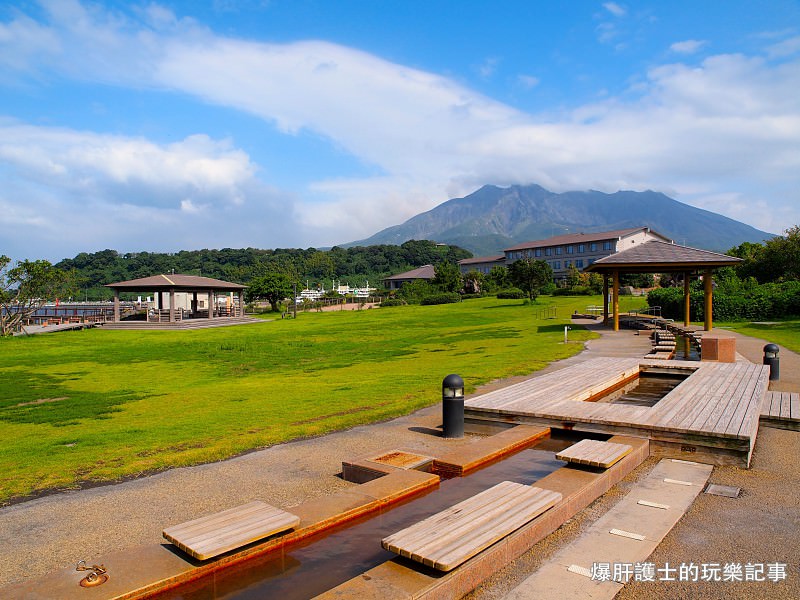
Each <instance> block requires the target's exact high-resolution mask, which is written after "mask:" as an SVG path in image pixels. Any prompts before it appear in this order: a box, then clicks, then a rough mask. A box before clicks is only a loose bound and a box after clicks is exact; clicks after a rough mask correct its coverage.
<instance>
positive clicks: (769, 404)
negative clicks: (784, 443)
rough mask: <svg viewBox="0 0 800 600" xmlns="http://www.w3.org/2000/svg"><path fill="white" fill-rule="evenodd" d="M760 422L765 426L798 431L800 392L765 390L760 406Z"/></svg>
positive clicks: (799, 429) (799, 422)
mask: <svg viewBox="0 0 800 600" xmlns="http://www.w3.org/2000/svg"><path fill="white" fill-rule="evenodd" d="M761 423H762V424H763V425H766V426H767V427H775V428H778V429H791V430H793V431H800V394H798V393H796V392H767V394H766V396H765V397H764V404H763V406H762V407H761Z"/></svg>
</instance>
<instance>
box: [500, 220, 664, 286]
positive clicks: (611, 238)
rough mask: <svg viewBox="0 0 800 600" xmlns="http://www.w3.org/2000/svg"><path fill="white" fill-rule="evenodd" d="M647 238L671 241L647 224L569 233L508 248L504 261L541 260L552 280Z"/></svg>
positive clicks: (563, 276)
mask: <svg viewBox="0 0 800 600" xmlns="http://www.w3.org/2000/svg"><path fill="white" fill-rule="evenodd" d="M650 240H658V241H661V242H670V243H671V242H672V240H670V239H669V238H667V237H665V236H663V235H661V234H660V233H657V232H655V231H652V230H651V229H650V228H649V227H635V228H632V229H620V230H617V231H602V232H599V233H569V234H565V235H557V236H555V237H551V238H547V239H546V240H536V241H534V242H524V243H522V244H517V245H516V246H512V247H511V248H507V249H506V250H505V251H504V252H505V263H506V265H509V264H511V263H513V262H514V261H516V260H520V259H523V258H532V259H534V260H543V261H545V262H546V263H547V264H549V265H550V267H551V268H552V269H553V279H554V280H555V281H559V280H561V279H564V278H565V277H566V276H567V272H568V271H569V268H570V266H573V265H574V266H575V267H576V268H577V269H578V270H579V271H581V270H583V269H584V268H585V267H588V266H589V265H591V264H592V263H593V262H595V261H596V260H598V259H601V258H604V257H606V256H609V255H611V254H614V253H616V252H621V251H622V250H628V249H629V248H633V247H635V246H637V245H638V244H643V243H644V242H649V241H650Z"/></svg>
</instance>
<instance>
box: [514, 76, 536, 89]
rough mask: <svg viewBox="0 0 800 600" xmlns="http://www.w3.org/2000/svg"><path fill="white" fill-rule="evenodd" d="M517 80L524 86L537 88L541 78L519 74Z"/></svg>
mask: <svg viewBox="0 0 800 600" xmlns="http://www.w3.org/2000/svg"><path fill="white" fill-rule="evenodd" d="M517 81H518V82H519V83H520V85H521V86H522V87H524V88H527V89H532V88H535V87H536V86H537V85H539V83H540V81H539V78H538V77H534V76H533V75H518V76H517Z"/></svg>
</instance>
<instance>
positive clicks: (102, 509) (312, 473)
mask: <svg viewBox="0 0 800 600" xmlns="http://www.w3.org/2000/svg"><path fill="white" fill-rule="evenodd" d="M764 343H765V342H764V341H761V340H752V339H751V338H740V340H739V341H738V344H739V346H738V348H737V349H738V350H739V351H740V352H741V353H742V354H744V355H745V356H746V357H747V358H748V359H750V360H753V361H754V362H760V361H761V348H762V347H763V345H764ZM648 346H649V342H648V341H647V339H646V338H643V337H642V338H640V337H638V336H635V335H634V334H633V333H631V332H618V333H613V332H604V334H603V336H602V338H600V339H599V340H593V341H591V342H589V343H588V344H587V349H586V350H585V351H584V352H583V353H581V354H580V355H578V356H577V357H573V358H571V359H567V360H565V361H560V362H558V363H554V364H552V365H550V366H549V367H547V369H545V370H544V371H539V372H538V373H536V374H534V376H538V375H539V374H541V373H542V372H547V371H551V370H554V369H559V368H563V367H565V366H567V365H569V364H573V363H574V362H577V361H581V360H585V359H586V358H588V357H590V356H594V355H617V356H628V355H630V356H642V355H643V354H644V352H645V350H646V348H647V347H648ZM781 373H782V381H781V382H780V386H781V387H782V388H783V389H787V388H789V389H793V390H800V356H798V355H796V354H793V353H790V352H788V351H786V350H785V349H784V350H783V351H782V352H781ZM518 379H521V378H517V379H515V380H506V381H499V382H494V383H493V384H490V385H488V386H485V387H484V388H482V389H481V390H478V393H482V392H485V391H488V390H489V389H494V388H497V387H502V386H504V385H508V384H509V383H513V382H514V381H517V380H518ZM434 394H438V390H436V391H435V392H434ZM439 423H440V409H439V407H438V405H434V406H432V407H429V408H427V409H423V410H421V411H418V412H416V413H414V414H412V415H409V416H406V417H402V418H399V419H394V420H392V421H389V422H386V423H379V424H374V425H369V426H364V427H358V428H354V429H352V430H349V431H344V432H340V433H336V434H331V435H328V436H325V437H321V438H317V439H312V440H302V441H298V442H293V443H289V444H282V445H280V446H275V447H272V448H268V449H265V450H261V451H258V452H253V453H250V454H247V455H244V456H240V457H237V458H234V459H231V460H227V461H223V462H219V463H213V464H209V465H201V466H198V467H192V468H184V469H174V470H172V471H168V472H165V473H162V474H159V475H154V476H151V477H147V478H143V479H139V480H135V481H129V482H126V483H121V484H117V485H109V486H104V487H99V488H94V489H89V490H81V491H74V492H67V493H62V494H57V495H53V496H48V497H45V498H40V499H37V500H32V501H29V502H25V503H22V504H18V505H14V506H10V507H5V508H3V509H0V564H3V565H4V566H5V568H4V569H2V570H0V586H2V585H5V584H8V583H11V582H15V581H21V580H25V579H28V578H32V577H36V576H37V575H41V574H44V573H47V572H50V571H54V570H57V569H61V568H64V567H70V566H72V565H74V564H75V563H77V561H79V560H81V559H85V560H87V561H88V562H90V563H91V561H93V560H94V559H96V558H98V557H101V556H102V555H103V554H104V553H107V552H111V551H115V550H118V549H120V548H125V547H132V546H136V545H140V544H147V543H160V542H161V530H162V529H163V528H164V527H165V526H168V525H171V524H175V523H179V522H182V521H186V520H189V519H191V518H195V517H197V516H200V515H203V514H207V513H209V512H213V511H218V510H222V509H224V508H229V507H231V506H235V505H237V504H241V503H243V502H246V501H249V500H252V499H260V500H264V501H266V502H269V503H270V504H274V505H276V506H280V507H284V508H289V507H291V506H293V505H295V504H299V503H300V502H302V501H304V500H308V499H313V498H317V497H321V496H323V495H325V494H328V493H330V492H333V491H337V490H340V489H345V488H347V487H350V486H351V485H353V484H349V483H347V482H345V481H343V480H342V479H340V478H339V477H338V476H337V475H338V473H339V472H340V471H341V461H342V460H345V459H352V458H355V457H364V456H370V455H374V454H377V453H379V452H382V451H386V450H391V449H408V450H414V451H417V452H422V453H425V452H427V453H430V454H440V453H443V452H445V451H447V450H450V449H452V448H454V447H455V446H456V445H464V444H469V443H471V442H472V441H474V438H470V437H467V438H465V439H463V440H444V439H442V438H441V437H439V436H438V431H437V430H436V427H437V426H438V425H439ZM798 450H800V434H798V433H795V432H787V431H780V430H772V429H764V428H762V430H761V431H760V433H759V438H758V442H757V444H756V450H755V453H754V457H753V464H752V468H751V469H750V470H743V469H737V468H734V467H717V468H715V469H714V473H713V474H712V476H711V481H712V482H714V483H723V484H727V485H736V486H739V487H741V488H742V489H743V492H742V496H741V497H740V498H738V499H729V498H721V497H716V496H706V495H701V496H700V497H699V498H698V500H697V501H696V502H695V504H694V505H693V506H692V508H691V509H690V510H689V512H688V513H687V515H686V516H685V517H684V519H683V520H682V521H681V522H680V523H679V524H678V525H677V526H676V527H675V528H674V529H673V530H672V532H671V533H670V534H669V535H668V536H667V538H666V539H665V540H664V542H663V543H662V544H661V545H660V546H659V548H658V549H657V551H656V553H655V554H654V555H653V557H652V561H653V562H655V563H656V564H657V565H659V566H660V565H663V563H665V562H667V561H669V562H670V564H674V563H681V562H685V563H688V562H692V561H693V562H694V563H695V564H698V563H702V562H706V563H710V562H723V563H724V562H734V561H736V562H741V563H745V562H751V563H768V562H784V563H787V565H788V567H787V575H788V577H787V580H786V581H784V582H781V583H777V584H776V583H768V584H766V583H761V584H760V583H754V582H747V583H744V582H743V583H722V582H719V583H705V584H701V583H696V584H685V583H682V582H663V583H640V584H629V585H628V586H626V587H625V588H624V589H623V591H622V592H621V594H620V595H619V597H621V598H649V597H658V598H695V597H696V598H719V597H723V596H725V597H729V598H781V597H784V598H800V574H798V565H800V542H798V540H797V539H796V537H797V534H798V532H799V531H800V527H799V526H800V494H798V493H797V489H798V483H800V468H798V466H797V461H796V458H797V457H798V456H800V452H798ZM654 464H655V461H654V460H653V459H651V460H649V461H647V462H646V463H645V464H644V465H642V466H641V467H640V468H639V469H637V471H635V472H634V473H633V474H631V475H630V476H629V477H628V478H627V479H626V480H625V481H623V482H622V483H621V484H620V485H619V486H617V487H616V488H614V489H613V490H611V491H610V492H609V493H607V494H606V495H605V496H603V498H601V499H599V500H598V501H597V502H595V503H594V504H593V505H591V506H590V507H589V508H587V509H586V510H584V511H582V512H581V513H579V514H578V515H576V517H575V518H574V519H572V520H570V521H568V522H567V523H566V524H565V525H564V526H563V527H561V528H560V529H559V530H558V531H557V532H555V533H554V534H553V535H551V536H549V537H548V538H547V539H545V540H543V542H542V543H540V544H537V546H536V547H535V548H534V549H533V550H532V551H530V552H528V553H527V554H526V555H525V556H523V557H521V558H520V559H519V560H517V561H515V562H514V563H513V564H512V565H510V566H509V567H507V568H505V569H503V570H501V571H500V572H499V573H498V574H496V575H495V576H494V577H493V578H492V579H491V580H490V581H488V582H486V583H485V584H484V585H483V586H481V587H480V588H479V589H478V590H476V592H474V593H473V594H471V597H474V598H501V597H503V596H504V595H505V593H507V592H508V590H510V589H512V588H513V587H514V585H515V584H516V583H517V582H519V581H521V580H522V579H524V578H525V577H526V576H527V575H529V574H530V573H531V572H532V571H533V570H534V569H535V568H536V567H537V566H538V565H539V564H541V563H542V561H544V560H547V558H548V557H549V556H551V555H552V554H553V552H555V550H557V549H558V548H560V547H561V546H563V544H565V543H568V542H569V541H570V540H571V539H574V538H575V537H577V536H578V535H579V534H580V532H581V531H582V530H583V529H584V528H585V527H586V526H587V525H588V524H589V523H591V522H592V521H593V520H594V519H596V518H597V517H599V516H600V515H601V514H603V513H604V512H605V511H606V510H607V509H608V508H609V507H610V506H613V504H614V503H615V502H616V501H617V500H618V499H619V498H620V497H621V496H622V494H624V491H625V490H626V488H627V487H629V486H630V485H631V482H632V481H635V480H636V479H637V478H638V477H641V476H642V474H643V473H646V472H647V471H648V470H649V469H650V468H652V466H653V465H654Z"/></svg>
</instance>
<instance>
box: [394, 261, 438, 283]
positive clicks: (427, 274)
mask: <svg viewBox="0 0 800 600" xmlns="http://www.w3.org/2000/svg"><path fill="white" fill-rule="evenodd" d="M435 276H436V272H435V270H434V268H433V265H422V266H421V267H418V268H416V269H412V270H411V271H406V272H405V273H398V274H397V275H392V276H391V277H384V279H383V280H384V281H395V280H404V279H433V278H434V277H435Z"/></svg>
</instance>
